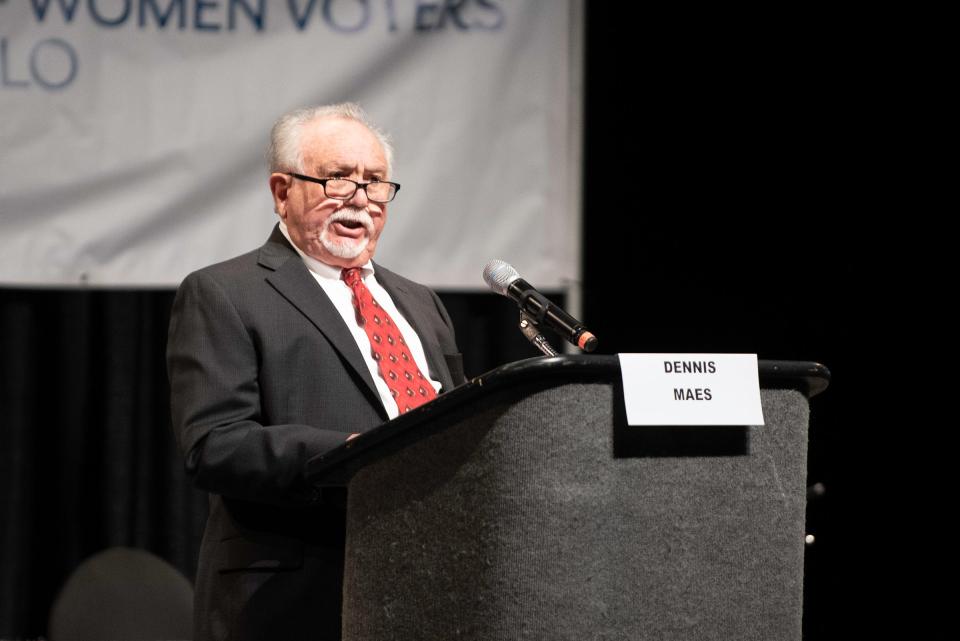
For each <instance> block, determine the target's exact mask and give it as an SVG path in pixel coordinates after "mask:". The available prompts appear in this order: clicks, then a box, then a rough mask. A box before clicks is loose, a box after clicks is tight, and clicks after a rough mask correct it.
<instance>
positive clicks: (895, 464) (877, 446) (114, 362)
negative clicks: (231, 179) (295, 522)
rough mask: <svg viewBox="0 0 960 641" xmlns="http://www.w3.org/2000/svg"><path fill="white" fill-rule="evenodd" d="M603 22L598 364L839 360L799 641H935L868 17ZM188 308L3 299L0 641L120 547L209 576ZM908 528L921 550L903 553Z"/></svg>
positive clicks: (942, 518) (66, 298)
mask: <svg viewBox="0 0 960 641" xmlns="http://www.w3.org/2000/svg"><path fill="white" fill-rule="evenodd" d="M587 5H588V6H587V30H586V52H587V57H586V79H585V80H586V82H585V125H584V132H585V141H584V151H585V155H584V183H583V184H584V194H583V198H584V202H583V212H584V244H583V249H584V271H583V274H584V278H583V309H584V311H583V320H585V322H586V323H587V324H588V325H589V326H590V328H591V329H592V331H593V332H594V333H595V334H596V335H597V336H598V337H599V339H600V345H601V347H600V349H599V351H600V352H601V353H617V352H661V351H664V352H671V351H675V352H746V353H757V354H758V355H759V356H760V358H774V359H793V360H811V361H818V362H821V363H823V364H825V365H827V366H828V367H829V368H830V369H831V371H832V373H833V380H832V382H831V385H830V388H829V389H828V390H827V391H826V392H825V393H823V394H822V395H821V396H819V397H817V398H815V399H813V401H812V419H811V431H810V455H809V456H810V458H809V475H808V476H809V484H810V485H813V484H814V483H822V484H823V486H824V487H825V488H826V492H825V494H824V495H823V496H822V497H820V498H817V499H815V500H812V501H811V503H810V505H809V508H808V528H807V529H808V532H810V533H812V534H814V535H815V537H816V542H815V543H814V544H813V545H812V546H810V547H808V548H807V558H806V584H805V613H804V628H805V636H806V637H807V638H809V639H821V638H822V639H828V638H834V637H841V636H854V637H858V636H861V635H867V634H872V633H876V632H880V631H889V630H890V629H891V628H892V627H895V626H901V625H903V626H905V627H906V628H907V629H914V628H918V627H924V626H929V627H930V628H931V630H933V631H935V632H937V631H938V630H937V629H936V623H935V621H936V619H937V617H938V616H939V614H938V613H939V612H940V611H941V608H940V607H939V604H942V603H943V602H944V601H943V597H939V598H938V597H936V594H937V593H939V590H937V589H936V588H935V587H934V586H935V578H936V576H937V575H938V574H939V573H942V570H938V568H937V566H938V564H939V563H940V552H939V550H940V549H941V546H942V545H943V542H944V541H945V540H946V536H945V535H944V534H941V533H940V532H942V531H943V530H944V528H945V527H946V526H945V525H944V523H946V522H947V516H948V515H945V514H944V510H945V508H944V507H943V506H942V505H941V504H940V502H939V501H938V500H935V499H933V498H930V495H928V494H925V490H928V489H929V485H930V484H931V483H939V482H940V481H941V479H930V478H923V479H921V480H920V481H919V482H917V483H916V486H918V489H916V491H909V490H904V489H903V488H904V487H905V486H907V485H910V483H911V480H912V479H913V478H914V477H913V475H912V472H910V470H912V469H913V468H911V467H909V464H903V463H902V461H903V459H904V458H905V459H910V458H911V457H912V455H914V454H915V455H917V456H923V455H926V453H925V452H913V453H909V452H910V450H909V446H908V445H907V444H908V443H909V442H908V441H903V440H902V439H901V437H900V435H899V433H898V423H897V422H896V420H895V419H894V417H893V415H892V413H889V412H888V408H890V407H891V404H892V402H893V397H894V396H896V395H897V394H898V393H900V390H899V387H898V386H897V385H896V384H893V383H895V382H896V381H898V380H899V378H898V376H897V375H896V373H895V372H896V371H897V363H896V359H891V358H890V352H889V349H890V343H889V342H886V341H884V342H878V340H883V339H885V338H887V337H889V335H890V334H895V333H897V332H896V329H895V328H892V329H890V330H887V332H879V331H878V326H879V325H881V324H883V323H886V322H887V321H889V320H890V319H891V318H897V317H899V316H900V315H902V314H903V305H901V304H900V303H899V301H898V300H897V299H896V297H895V294H894V291H895V290H894V289H893V287H892V286H893V283H892V282H889V281H888V280H886V278H885V274H886V273H887V271H885V270H884V269H882V268H883V267H884V266H886V267H889V263H890V262H891V261H894V262H895V261H896V260H897V256H898V255H899V254H898V252H892V251H888V248H886V247H884V248H881V251H877V246H878V244H879V243H880V242H881V241H879V240H878V239H877V238H875V237H874V234H873V230H874V229H876V228H877V226H876V225H872V224H868V222H867V221H870V220H873V219H874V217H875V212H873V211H871V208H870V207H869V206H867V204H866V199H865V198H864V197H863V192H864V190H865V189H867V188H868V187H867V186H866V185H865V183H864V181H863V180H862V178H863V172H864V171H865V170H864V167H865V166H867V165H868V164H869V157H870V155H871V153H872V152H873V145H875V144H876V136H875V135H874V126H875V122H873V120H872V119H871V115H870V114H871V109H870V104H869V99H868V98H866V97H865V96H864V93H863V77H864V73H865V69H867V68H868V67H869V65H868V63H865V60H869V48H867V49H866V50H865V49H864V46H863V42H862V40H860V39H858V38H857V33H858V31H859V30H861V29H862V25H861V24H860V23H859V22H858V20H857V16H845V17H841V16H838V15H836V14H835V13H812V12H811V10H809V9H806V8H800V7H796V8H793V9H788V8H784V9H779V10H778V11H777V13H775V14H774V13H770V12H769V10H768V11H767V12H766V13H764V14H759V13H757V12H753V11H747V10H744V11H743V13H740V14H735V13H732V12H731V11H729V10H727V9H724V10H723V12H718V13H713V14H709V15H707V14H704V13H702V12H700V11H694V10H693V9H687V8H684V9H678V10H677V11H676V12H675V13H669V12H666V11H645V10H641V9H632V10H624V9H623V8H622V7H618V8H617V9H616V10H614V9H613V6H614V4H613V3H587ZM531 233H534V231H533V230H531ZM887 242H889V241H887ZM904 242H907V241H905V240H904V239H903V238H901V239H900V240H899V243H900V245H902V244H903V243H904ZM880 256H883V261H884V262H885V263H886V265H883V266H882V265H878V263H877V261H878V257H880ZM480 267H481V266H478V274H479V271H480ZM534 284H535V283H534ZM442 296H443V299H444V301H445V303H447V305H448V308H449V310H450V312H451V314H452V315H453V317H454V321H455V323H456V326H457V329H458V337H459V341H460V344H461V347H462V349H463V351H464V353H465V359H466V368H467V374H468V375H476V374H479V373H481V372H483V371H485V370H487V369H490V368H492V367H495V366H497V365H499V364H502V363H505V362H509V361H511V360H515V359H517V358H524V357H529V356H533V355H535V353H534V352H533V351H532V349H531V348H530V347H529V346H528V345H526V344H525V343H523V342H522V340H521V339H520V338H519V335H518V333H517V331H516V329H515V322H516V310H515V308H514V307H513V306H512V303H510V302H509V301H507V300H506V299H502V298H499V297H496V296H493V295H488V294H464V293H458V292H442ZM172 298H173V293H172V292H170V291H78V290H67V291H64V290H43V291H29V290H16V289H8V290H0V421H2V431H0V479H2V480H0V511H2V512H0V519H2V523H3V524H2V529H0V638H16V637H26V638H35V637H38V636H40V635H42V634H44V632H45V627H46V617H47V611H48V608H49V606H50V603H51V600H52V598H53V596H54V595H55V593H56V590H57V589H58V588H59V586H60V585H61V584H62V582H63V580H64V579H65V577H66V576H67V575H68V574H69V572H70V571H71V570H72V569H73V568H74V567H76V565H77V564H78V563H79V562H80V561H81V560H82V559H84V558H85V557H87V556H89V555H90V554H92V553H94V552H96V551H98V550H101V549H103V548H106V547H109V546H114V545H125V546H133V547H141V548H144V549H147V550H151V551H153V552H155V553H156V554H158V555H160V556H161V557H163V558H165V559H167V560H169V561H170V562H172V563H173V564H174V565H175V566H177V567H178V568H180V569H181V570H182V571H183V572H184V573H185V574H187V575H188V576H192V573H193V571H194V569H195V564H196V552H197V546H198V542H199V536H200V533H201V528H202V524H203V519H204V516H205V511H206V503H205V497H204V496H203V495H202V494H200V493H198V492H196V491H194V490H192V489H191V488H189V487H187V486H186V484H185V482H184V479H183V473H182V463H181V460H180V457H179V455H178V454H177V453H176V452H175V451H174V442H173V437H172V434H171V431H170V427H169V414H168V408H167V387H166V374H165V368H164V362H163V352H164V343H165V335H166V323H167V319H168V314H169V308H170V304H171V302H172ZM884 349H886V350H887V351H886V352H884ZM878 353H883V355H884V356H885V357H886V360H883V359H881V361H880V362H877V360H876V357H877V355H878ZM878 409H879V412H878V411H877V410H878ZM881 443H882V444H883V445H890V444H892V445H893V446H894V447H893V452H891V450H890V449H887V448H885V447H883V446H882V445H881ZM900 446H903V447H906V450H905V451H906V452H908V455H907V456H902V454H903V453H904V450H903V449H902V448H901V447H900ZM898 449H900V450H901V451H899V452H897V451H896V450H898ZM921 467H922V466H921ZM905 507H907V508H908V509H907V510H906V511H905V510H904V508H905ZM909 508H913V512H910V511H909ZM918 512H919V513H922V514H925V517H926V518H925V520H922V521H914V520H912V519H913V517H912V516H908V515H907V514H908V513H910V514H916V513H918ZM928 528H929V529H928ZM917 530H920V531H921V533H922V534H923V536H921V537H920V538H925V539H926V540H925V542H923V543H916V544H914V543H908V542H907V540H908V539H910V538H911V537H909V536H907V535H905V534H904V532H910V531H913V532H916V531H917ZM928 532H929V533H930V535H931V536H930V537H929V538H928V537H926V536H925V535H926V533H928ZM904 557H906V558H907V560H906V563H904V562H902V559H903V558H904ZM911 569H912V570H914V571H911ZM925 638H929V637H925Z"/></svg>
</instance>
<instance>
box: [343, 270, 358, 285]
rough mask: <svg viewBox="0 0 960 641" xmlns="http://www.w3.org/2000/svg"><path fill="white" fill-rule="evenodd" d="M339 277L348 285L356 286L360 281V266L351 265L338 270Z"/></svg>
mask: <svg viewBox="0 0 960 641" xmlns="http://www.w3.org/2000/svg"><path fill="white" fill-rule="evenodd" d="M340 278H342V279H343V282H345V283H346V284H347V285H349V286H350V287H354V286H356V284H357V283H359V282H360V268H359V267H351V268H349V269H344V270H343V271H341V272H340Z"/></svg>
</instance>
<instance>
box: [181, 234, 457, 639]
mask: <svg viewBox="0 0 960 641" xmlns="http://www.w3.org/2000/svg"><path fill="white" fill-rule="evenodd" d="M376 277H377V280H378V281H379V282H380V284H381V285H383V287H384V289H386V290H387V291H388V292H389V293H390V296H391V297H392V298H393V300H394V302H395V303H396V305H397V308H398V309H399V310H400V312H401V313H402V314H403V315H404V317H405V318H406V319H407V320H408V321H409V322H410V324H411V325H412V326H413V327H414V329H415V330H416V332H417V334H418V335H419V337H420V340H421V341H422V343H423V347H424V351H425V353H426V356H427V361H428V363H429V374H430V376H431V377H434V378H436V379H437V380H439V381H441V382H442V384H443V389H442V391H445V390H449V389H451V388H452V387H453V386H455V385H457V384H459V383H461V382H463V369H462V364H461V363H462V361H461V359H460V355H459V353H458V350H457V347H456V342H455V339H454V332H453V327H452V324H451V322H450V318H449V316H448V315H447V312H446V310H445V309H444V308H443V304H442V303H441V302H440V299H439V298H437V296H436V294H434V293H433V292H432V291H431V290H429V289H427V288H426V287H424V286H422V285H418V284H416V283H414V282H412V281H409V280H407V279H405V278H402V277H400V276H398V275H396V274H394V273H392V272H390V271H388V270H387V269H384V268H383V267H380V266H379V265H377V266H376ZM167 365H168V370H169V375H170V387H171V398H172V417H173V426H174V430H175V432H176V434H177V438H178V442H179V445H180V448H181V451H182V452H183V453H184V456H185V457H186V469H187V472H188V474H190V475H191V476H192V477H193V479H194V481H195V483H196V485H197V486H199V487H201V488H203V489H206V490H207V491H209V492H210V493H211V496H210V516H209V518H208V521H207V527H206V531H205V533H204V539H203V544H202V547H201V552H200V562H199V568H198V571H197V582H196V613H195V618H196V622H197V625H196V630H195V634H196V636H195V639H196V640H197V641H202V640H205V639H271V640H280V639H283V640H285V641H294V640H296V639H301V638H303V639H307V638H309V639H311V640H312V641H316V640H320V639H328V638H335V639H339V636H340V623H339V621H340V620H339V616H340V599H341V594H340V591H341V581H342V578H341V576H342V561H343V558H342V555H343V536H344V531H343V529H344V513H343V495H342V494H341V496H339V497H337V496H336V495H335V494H334V493H330V492H329V490H327V491H326V492H327V494H324V493H323V492H321V491H319V490H317V489H316V488H314V487H312V486H311V485H310V484H309V482H308V481H307V479H306V475H305V469H306V463H307V461H308V460H309V459H310V458H311V457H313V456H315V455H317V454H320V453H322V452H324V451H327V450H329V449H332V448H333V447H336V446H338V445H340V444H341V443H343V442H344V441H345V439H346V437H347V436H348V435H349V434H351V433H354V432H364V431H367V430H370V429H371V428H373V427H376V426H377V425H379V424H381V423H383V422H384V421H385V420H387V414H386V411H385V410H384V408H383V405H382V402H381V400H380V397H379V395H378V394H377V392H376V388H375V386H374V383H373V380H372V378H371V376H370V372H369V370H368V369H367V366H366V364H365V363H364V360H363V356H362V355H361V353H360V350H359V348H358V347H357V344H356V343H355V342H354V339H353V337H352V336H351V334H350V331H349V329H348V328H347V326H346V325H345V324H344V322H343V319H342V318H341V316H340V315H339V313H338V312H337V310H336V308H335V307H334V306H333V304H332V303H331V302H330V300H329V298H327V296H326V294H325V293H324V292H323V289H322V288H321V287H320V286H319V285H318V284H317V282H316V281H315V280H314V278H313V276H312V275H311V274H310V272H309V271H308V270H307V268H306V266H305V265H304V263H303V261H302V260H301V258H300V256H299V255H298V254H297V253H296V251H295V250H294V249H293V247H292V246H291V245H290V243H289V242H288V241H287V240H286V238H284V236H283V234H282V233H281V232H280V230H279V228H274V230H273V234H272V235H271V236H270V239H269V240H268V241H267V242H266V244H264V245H263V246H262V247H261V248H260V249H259V250H256V251H253V252H250V253H249V254H245V255H243V256H240V257H238V258H234V259H232V260H229V261H226V262H223V263H219V264H217V265H213V266H211V267H207V268H205V269H201V270H199V271H197V272H194V273H192V274H190V275H189V276H188V277H187V278H186V279H185V280H184V281H183V283H182V284H181V286H180V289H179V290H178V292H177V296H176V299H175V301H174V305H173V312H172V316H171V321H170V335H169V340H168V346H167Z"/></svg>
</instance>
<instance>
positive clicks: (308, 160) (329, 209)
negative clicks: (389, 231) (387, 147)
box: [270, 118, 389, 267]
mask: <svg viewBox="0 0 960 641" xmlns="http://www.w3.org/2000/svg"><path fill="white" fill-rule="evenodd" d="M302 134H303V135H302V137H301V140H302V144H303V148H302V152H303V168H302V169H303V173H304V174H306V175H308V176H314V177H316V178H334V177H339V178H349V179H351V180H355V181H357V182H363V183H365V182H370V181H372V180H387V179H388V178H389V177H388V176H387V159H386V156H385V154H384V153H383V148H382V147H381V146H380V142H379V141H378V140H377V138H376V136H374V135H373V134H372V133H371V132H370V130H369V129H367V128H366V127H365V126H364V125H362V124H361V123H359V122H356V121H354V120H347V119H343V118H322V119H319V120H315V121H313V122H311V123H308V124H306V125H304V126H303V131H302ZM270 189H271V191H272V192H273V199H274V205H275V206H276V209H277V213H278V214H280V218H281V219H282V220H283V221H284V222H285V223H286V225H287V231H288V232H289V233H290V239H291V240H293V242H294V244H295V245H296V246H297V247H299V248H300V250H301V251H303V253H305V254H307V255H308V256H310V257H312V258H315V259H317V260H319V261H320V262H323V263H327V264H328V265H334V266H337V267H359V266H360V265H363V264H364V263H366V262H367V261H368V260H370V259H371V258H373V253H374V250H376V247H377V239H378V238H380V232H381V231H383V226H384V224H385V223H386V220H387V206H386V205H385V204H380V203H375V202H371V201H370V200H368V199H367V194H366V192H365V191H364V190H363V189H357V193H355V194H354V195H353V197H352V198H350V199H349V200H338V199H335V198H327V197H326V196H325V195H324V192H323V186H322V185H319V184H317V183H313V182H308V181H305V180H299V179H296V178H293V177H291V176H287V175H286V174H271V176H270Z"/></svg>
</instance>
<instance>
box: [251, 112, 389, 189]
mask: <svg viewBox="0 0 960 641" xmlns="http://www.w3.org/2000/svg"><path fill="white" fill-rule="evenodd" d="M321 118H343V119H346V120H355V121H356V122H359V123H360V124H361V125H363V126H364V127H366V128H367V129H369V130H370V133H372V134H373V135H374V136H375V137H376V138H377V141H378V142H379V143H380V146H381V147H382V148H383V155H384V156H386V158H387V173H388V174H390V175H392V170H393V146H392V145H391V144H390V138H389V137H388V136H387V134H386V133H385V132H383V131H382V130H381V129H380V128H379V127H377V126H376V125H374V124H373V123H372V122H371V121H370V118H369V117H368V116H367V113H366V112H365V111H364V110H363V108H362V107H361V106H360V105H358V104H356V103H353V102H342V103H340V104H336V105H321V106H319V107H307V108H304V109H295V110H294V111H291V112H288V113H286V114H284V115H283V116H280V119H279V120H277V122H276V123H274V125H273V129H272V130H271V131H270V146H269V147H268V148H267V161H268V163H269V164H270V171H271V173H274V172H280V173H283V172H286V171H296V172H299V173H303V171H304V166H303V144H302V137H303V136H302V134H303V126H304V125H306V124H308V123H311V122H313V121H315V120H319V119H321Z"/></svg>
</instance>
